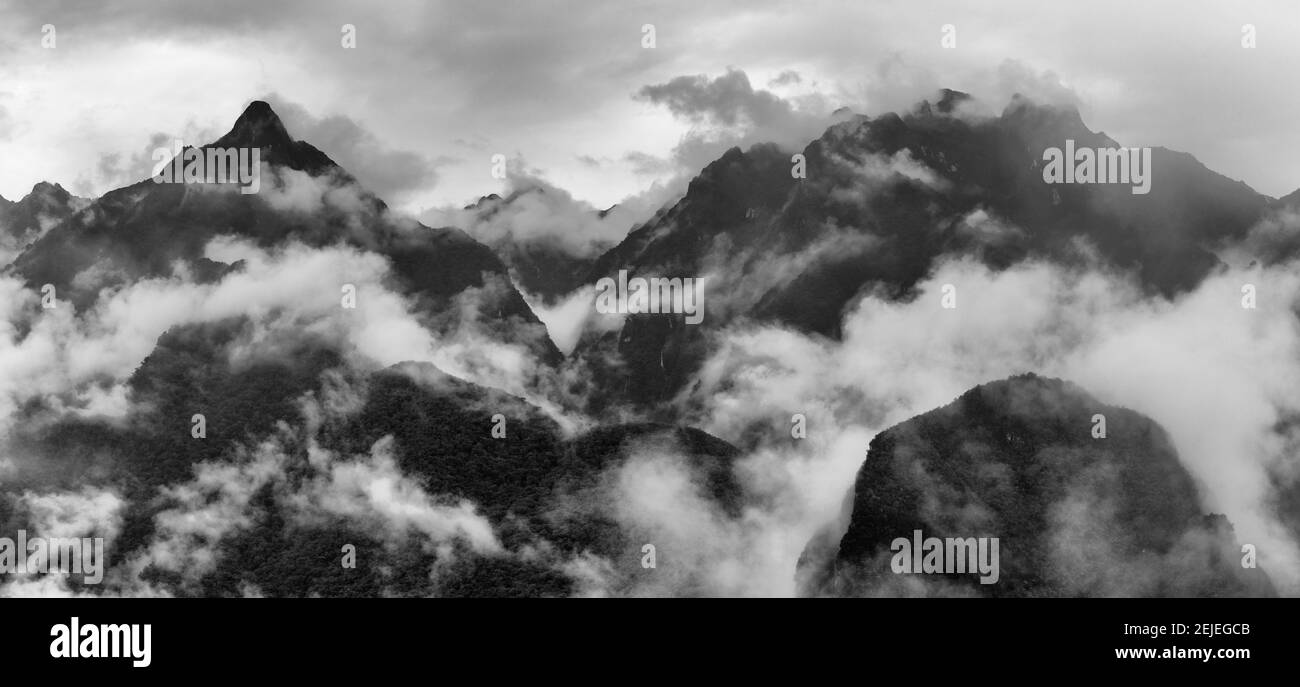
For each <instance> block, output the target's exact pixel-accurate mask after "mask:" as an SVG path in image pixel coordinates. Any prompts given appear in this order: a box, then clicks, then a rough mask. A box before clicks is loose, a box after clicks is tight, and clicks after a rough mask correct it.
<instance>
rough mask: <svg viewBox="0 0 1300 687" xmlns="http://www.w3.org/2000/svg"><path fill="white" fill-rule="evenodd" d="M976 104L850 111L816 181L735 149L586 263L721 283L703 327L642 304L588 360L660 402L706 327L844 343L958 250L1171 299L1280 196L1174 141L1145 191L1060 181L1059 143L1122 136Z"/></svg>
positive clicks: (783, 162)
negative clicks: (846, 331)
mask: <svg viewBox="0 0 1300 687" xmlns="http://www.w3.org/2000/svg"><path fill="white" fill-rule="evenodd" d="M965 99H966V96H965V95H964V94H960V93H956V92H953V91H947V92H945V93H944V94H943V95H942V97H941V98H940V99H939V100H938V102H937V104H933V105H932V104H930V103H928V102H926V103H922V104H921V105H920V106H918V107H917V108H916V109H914V110H913V111H912V112H909V113H906V114H903V115H898V114H892V113H891V114H886V115H881V116H879V117H874V118H869V117H865V116H855V117H852V118H849V119H847V120H846V121H842V122H840V123H837V124H835V125H833V126H832V127H830V128H829V129H828V130H827V131H826V132H825V133H824V134H823V135H822V136H821V137H820V138H818V139H817V140H816V141H813V142H812V143H811V144H809V145H808V146H807V147H806V148H805V149H804V150H803V151H802V154H803V155H804V156H805V158H806V163H807V167H806V173H807V174H806V178H802V179H799V178H793V177H792V167H793V164H792V162H791V156H790V154H789V151H782V150H780V149H778V148H777V147H775V146H771V145H759V146H755V147H753V148H751V149H749V150H747V151H741V150H739V149H732V150H730V151H728V152H727V153H726V154H725V155H723V156H722V157H721V158H720V159H718V160H717V161H715V162H713V163H712V164H710V165H709V166H708V167H706V168H705V169H704V170H703V171H702V172H701V173H700V175H699V176H698V177H697V178H696V179H695V180H693V181H692V182H691V184H690V187H689V189H688V191H687V193H686V195H685V197H684V198H683V199H682V200H681V201H680V202H679V203H677V204H676V205H675V206H674V207H672V208H671V209H669V210H668V211H667V212H664V213H661V214H660V215H659V216H658V217H656V218H655V219H654V220H653V221H651V222H649V223H647V224H646V225H644V226H642V227H639V228H638V229H636V230H635V231H633V232H632V233H631V234H629V235H628V237H627V239H625V240H624V241H623V242H622V243H620V244H619V245H618V246H616V247H614V248H613V249H611V250H610V251H609V252H607V253H606V254H605V255H603V256H602V257H601V258H600V259H599V260H598V261H597V263H596V265H595V267H594V268H593V270H592V272H591V273H590V274H589V275H588V282H589V283H592V282H595V281H596V280H597V279H599V278H601V277H607V276H614V275H616V273H617V272H618V270H621V269H626V270H628V271H629V274H630V275H641V276H647V277H649V276H667V277H678V276H680V277H709V282H708V287H707V292H706V297H705V299H704V300H705V304H706V310H707V314H706V316H705V318H704V323H703V324H702V325H701V326H699V327H687V326H682V323H681V318H680V317H665V316H660V315H633V316H630V317H628V318H627V320H626V322H625V324H624V325H623V328H622V331H621V332H616V333H612V334H603V335H602V334H599V333H592V334H590V335H589V336H588V337H587V338H586V340H584V341H583V342H582V344H581V345H580V346H579V349H578V350H579V352H580V354H583V355H587V356H588V357H590V358H591V359H593V360H600V359H603V358H608V357H610V355H611V354H616V356H617V358H618V359H620V360H621V361H622V362H623V363H624V369H621V370H615V369H610V370H608V373H609V375H610V378H611V386H613V387H616V388H618V389H619V391H620V392H622V393H624V394H626V395H627V396H628V397H630V398H632V399H633V400H637V401H641V402H647V403H654V402H657V401H662V400H665V399H667V398H669V397H671V396H673V395H674V394H676V393H677V392H679V391H680V390H681V389H682V388H684V386H685V385H686V384H687V383H688V382H689V380H690V379H691V377H692V375H693V373H694V370H695V369H696V367H697V366H698V364H699V363H700V361H701V360H702V359H703V357H704V356H705V355H706V354H707V344H706V343H705V341H704V340H705V338H706V335H705V334H704V331H707V330H711V329H716V328H718V327H721V326H725V325H727V324H728V323H731V322H734V321H739V320H743V319H750V320H757V321H760V322H768V323H775V324H784V325H788V326H792V327H795V328H797V329H798V330H800V331H804V332H811V333H817V334H822V335H825V336H829V337H838V336H839V335H840V326H841V322H842V319H843V315H844V312H845V309H846V308H847V307H850V306H852V305H853V304H854V303H855V302H856V300H857V299H858V298H859V297H860V296H861V295H862V294H863V293H864V292H866V291H868V290H870V291H873V292H874V293H876V294H878V295H880V296H881V297H885V298H905V297H908V296H909V294H910V290H911V289H912V288H913V287H914V285H915V284H916V283H917V282H918V281H919V280H921V279H923V278H924V277H925V276H926V275H927V274H928V273H929V272H930V271H931V269H932V268H933V267H934V266H935V264H936V261H938V260H940V259H942V258H944V257H945V256H971V257H975V258H977V259H979V260H981V261H982V262H984V263H985V264H987V265H989V266H990V267H991V268H994V269H1001V268H1004V267H1006V266H1009V265H1011V264H1015V263H1017V262H1020V261H1023V260H1026V259H1031V258H1036V259H1045V260H1050V261H1053V262H1058V263H1062V264H1082V263H1091V262H1094V261H1100V262H1102V263H1103V264H1105V265H1107V266H1110V267H1113V268H1118V269H1122V270H1126V271H1129V272H1131V273H1133V274H1134V275H1135V277H1136V278H1137V280H1138V281H1139V283H1141V284H1142V285H1143V286H1144V287H1145V288H1146V289H1147V290H1149V291H1150V292H1152V293H1154V294H1159V295H1165V296H1170V295H1173V294H1176V293H1179V292H1182V291H1184V290H1186V289H1189V288H1191V287H1192V286H1194V285H1195V284H1197V283H1199V281H1200V280H1201V279H1202V278H1204V277H1205V275H1207V274H1208V273H1209V272H1210V270H1212V269H1214V268H1215V267H1216V266H1217V265H1218V264H1219V261H1218V258H1217V257H1216V256H1215V253H1214V250H1215V249H1216V248H1217V247H1218V246H1220V245H1222V244H1224V243H1225V242H1232V241H1237V240H1239V239H1241V238H1243V237H1244V236H1245V235H1246V232H1247V230H1248V229H1249V228H1250V227H1251V226H1253V225H1254V224H1255V223H1256V222H1257V221H1258V220H1259V219H1260V217H1261V216H1262V215H1263V213H1264V212H1265V209H1266V206H1267V204H1268V199H1267V198H1266V197H1265V196H1262V195H1260V194H1258V193H1255V192H1254V191H1252V190H1251V189H1250V188H1249V187H1247V186H1246V185H1245V184H1243V183H1241V182H1237V181H1233V180H1230V179H1227V178H1225V177H1222V176H1221V175H1218V174H1215V173H1214V172H1212V171H1210V170H1208V169H1206V168H1205V167H1204V166H1203V165H1201V164H1200V163H1199V162H1197V161H1196V160H1195V159H1194V158H1192V157H1191V156H1189V155H1186V154H1184V153H1177V152H1174V151H1169V150H1166V149H1163V148H1155V149H1153V150H1152V151H1151V166H1152V170H1151V172H1150V175H1151V179H1152V184H1151V188H1150V192H1149V193H1148V194H1145V195H1140V194H1139V195H1135V194H1133V193H1131V191H1130V186H1129V185H1127V184H1095V185H1090V184H1072V185H1052V184H1047V183H1045V182H1044V181H1043V164H1044V162H1043V152H1044V150H1045V149H1046V148H1048V147H1063V146H1065V144H1066V141H1068V140H1073V141H1075V142H1076V144H1077V145H1078V146H1080V147H1084V146H1088V147H1094V148H1095V147H1111V146H1117V145H1118V144H1117V143H1116V142H1114V141H1113V140H1111V139H1110V138H1109V137H1107V136H1106V135H1105V134H1102V133H1095V132H1092V131H1090V130H1089V129H1088V128H1087V127H1086V126H1085V125H1084V123H1083V121H1082V119H1081V118H1080V117H1079V114H1078V112H1077V111H1076V110H1074V109H1068V108H1058V107H1051V106H1041V105H1036V104H1033V103H1031V102H1029V101H1027V100H1025V99H1023V98H1016V99H1015V100H1013V101H1012V102H1011V103H1010V104H1009V105H1008V106H1007V107H1006V109H1005V110H1004V111H1003V112H1002V114H1001V115H1000V116H998V117H992V118H976V117H971V116H966V115H964V114H962V113H961V109H960V107H959V104H960V103H961V102H962V101H963V100H965ZM701 330H703V331H701Z"/></svg>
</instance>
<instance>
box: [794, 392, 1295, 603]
mask: <svg viewBox="0 0 1300 687" xmlns="http://www.w3.org/2000/svg"><path fill="white" fill-rule="evenodd" d="M1098 414H1100V415H1103V416H1104V418H1105V432H1104V434H1105V436H1104V438H1097V436H1096V433H1095V429H1094V427H1096V426H1097V421H1096V420H1095V416H1096V415H1098ZM848 503H849V504H850V507H849V512H848V518H847V525H846V526H845V525H844V524H841V525H840V526H839V527H838V528H836V527H834V526H833V527H832V528H831V530H830V532H829V533H827V532H824V533H822V534H821V535H819V537H818V538H817V539H815V540H814V541H813V542H812V543H811V544H810V546H809V548H808V549H807V550H806V551H805V554H804V557H803V559H802V560H801V568H802V569H801V571H800V577H801V580H802V581H803V583H804V584H805V589H804V592H805V593H808V594H813V595H898V594H901V595H948V594H958V595H986V596H1272V595H1274V594H1275V592H1274V590H1273V587H1272V585H1271V583H1270V582H1269V580H1268V578H1267V576H1266V575H1265V574H1264V573H1263V571H1261V570H1259V569H1246V568H1243V567H1242V565H1241V559H1242V553H1241V547H1240V545H1239V544H1238V542H1237V541H1236V540H1235V538H1234V536H1233V530H1232V526H1231V525H1230V524H1229V523H1228V522H1227V520H1226V519H1225V518H1223V516H1219V515H1207V514H1205V513H1204V511H1203V510H1202V507H1201V505H1200V504H1201V501H1200V497H1199V494H1198V490H1197V487H1196V484H1195V482H1194V480H1193V479H1192V477H1191V476H1190V475H1189V474H1188V473H1187V471H1186V469H1185V468H1183V466H1182V465H1181V464H1180V463H1179V460H1178V455H1177V452H1176V451H1175V450H1174V448H1173V446H1172V445H1171V444H1170V441H1169V437H1168V435H1167V434H1166V433H1165V431H1164V430H1163V429H1162V428H1161V427H1160V426H1159V425H1157V424H1156V423H1154V422H1152V421H1151V420H1150V419H1148V418H1146V417H1144V416H1142V415H1140V414H1138V413H1135V412H1133V411H1131V410H1127V409H1125V408H1119V407H1114V406H1108V405H1105V404H1102V403H1100V402H1098V401H1097V400H1096V399H1094V398H1093V397H1091V396H1090V395H1088V394H1087V393H1086V392H1084V391H1083V390H1082V389H1080V388H1078V387H1077V386H1074V385H1072V384H1069V383H1067V382H1063V381H1061V380H1056V379H1048V378H1043V377H1038V376H1036V375H1032V374H1027V375H1022V376H1019V377H1012V378H1010V379H1006V380H1002V381H998V382H991V383H988V384H984V385H981V386H978V387H976V388H974V389H971V390H970V391H968V392H966V393H965V394H963V395H962V396H961V397H960V398H958V399H957V400H955V401H954V402H953V403H951V404H949V405H947V406H944V407H942V408H939V409H936V410H933V411H930V412H928V413H925V414H923V415H920V416H917V417H915V418H912V419H911V420H908V421H906V422H903V423H900V424H898V425H895V426H893V427H891V428H889V429H888V430H886V431H884V432H881V433H880V434H878V435H877V436H876V437H875V438H874V439H873V440H872V442H871V446H870V448H869V450H868V451H867V456H866V460H865V461H864V462H863V464H862V467H861V468H860V469H859V471H858V475H857V480H856V482H855V484H854V488H853V491H852V492H851V493H850V497H849V502H848ZM917 530H920V531H921V532H922V533H923V535H924V536H925V537H936V538H940V539H945V538H962V539H964V538H968V537H974V538H980V537H997V538H998V539H999V549H1000V551H999V557H1000V576H999V579H998V580H997V581H996V582H995V583H993V584H988V585H985V584H981V583H980V582H979V581H978V576H977V575H972V574H961V573H953V574H908V573H901V574H900V573H895V572H894V568H893V567H892V565H893V562H892V561H893V556H894V553H895V552H897V551H898V549H896V548H894V546H893V542H894V540H895V539H897V538H905V539H909V540H910V539H912V538H913V536H914V535H913V533H914V532H915V531H917ZM835 531H838V532H839V533H841V534H842V536H840V537H839V539H838V543H837V544H832V545H830V546H828V545H827V542H828V541H832V542H833V541H834V536H833V534H834V532H835Z"/></svg>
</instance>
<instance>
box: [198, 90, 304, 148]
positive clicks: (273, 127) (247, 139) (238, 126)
mask: <svg viewBox="0 0 1300 687" xmlns="http://www.w3.org/2000/svg"><path fill="white" fill-rule="evenodd" d="M293 142H294V141H293V137H291V136H290V135H289V130H288V129H286V128H285V126H284V122H282V121H280V116H279V115H277V114H276V113H275V110H273V109H271V105H270V104H269V103H267V102H266V101H264V100H254V101H253V102H251V103H249V104H248V107H246V108H244V112H243V113H242V114H240V115H239V118H238V119H236V120H235V125H234V126H233V127H231V129H230V132H229V133H227V134H226V135H225V136H222V137H221V138H220V139H218V140H217V141H216V142H215V143H213V144H212V145H213V146H215V147H221V148H228V147H257V148H272V147H279V146H288V145H292V144H293Z"/></svg>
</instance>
